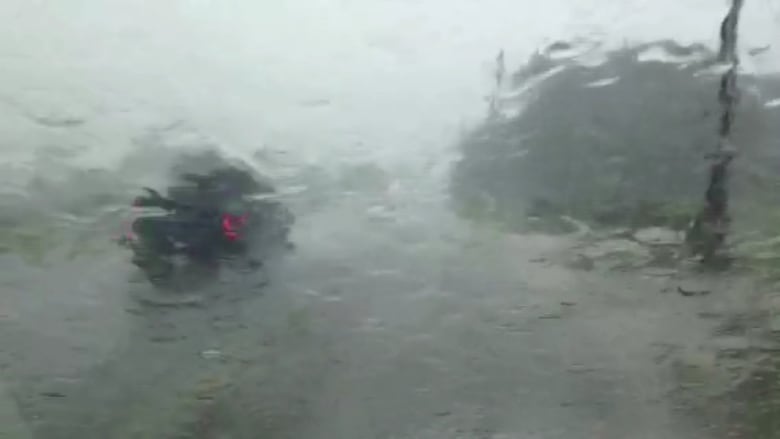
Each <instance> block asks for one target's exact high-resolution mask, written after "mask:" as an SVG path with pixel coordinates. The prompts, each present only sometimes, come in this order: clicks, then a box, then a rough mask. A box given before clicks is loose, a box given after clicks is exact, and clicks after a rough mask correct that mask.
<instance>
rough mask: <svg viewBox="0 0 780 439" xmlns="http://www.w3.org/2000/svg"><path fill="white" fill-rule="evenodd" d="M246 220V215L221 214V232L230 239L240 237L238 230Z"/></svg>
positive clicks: (233, 239)
mask: <svg viewBox="0 0 780 439" xmlns="http://www.w3.org/2000/svg"><path fill="white" fill-rule="evenodd" d="M246 220H247V216H246V215H240V216H236V215H230V214H224V215H222V234H223V235H224V236H225V238H227V239H229V240H231V241H235V240H237V239H238V238H239V237H240V235H239V231H240V229H241V228H242V227H243V226H244V225H245V224H246Z"/></svg>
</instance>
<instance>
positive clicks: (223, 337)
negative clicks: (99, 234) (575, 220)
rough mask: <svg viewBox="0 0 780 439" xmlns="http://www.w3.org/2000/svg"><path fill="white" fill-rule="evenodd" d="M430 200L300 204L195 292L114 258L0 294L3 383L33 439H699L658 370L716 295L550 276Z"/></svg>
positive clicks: (589, 276) (698, 330) (544, 256)
mask: <svg viewBox="0 0 780 439" xmlns="http://www.w3.org/2000/svg"><path fill="white" fill-rule="evenodd" d="M432 207H435V202H427V203H418V204H414V205H407V206H404V205H399V204H397V203H391V202H388V200H387V199H384V200H380V199H376V198H375V197H368V198H366V197H360V198H356V199H353V200H351V201H347V200H344V201H342V202H339V203H335V204H333V205H331V206H329V207H328V208H324V209H319V210H317V211H313V212H310V213H309V214H308V215H304V216H302V217H301V218H300V219H299V223H298V226H297V228H296V232H295V235H294V239H295V241H296V244H297V249H296V250H295V252H294V253H292V254H291V255H288V256H287V257H286V258H283V259H281V260H280V261H279V262H277V263H276V264H275V265H273V266H272V267H269V272H271V273H272V274H270V276H269V278H267V279H266V278H262V279H259V278H258V277H257V275H256V274H244V275H240V276H238V275H235V276H227V277H226V278H224V279H223V280H222V281H221V283H220V285H217V286H212V287H210V288H208V289H204V290H203V291H200V292H197V293H194V292H189V293H187V294H184V293H180V294H181V295H179V296H171V295H160V294H155V293H153V292H152V291H151V290H149V289H148V287H147V286H146V285H145V284H144V283H125V282H117V281H116V279H122V278H123V277H124V278H128V277H132V276H133V275H132V273H131V270H129V269H128V268H127V267H126V264H125V263H124V260H123V258H124V257H126V255H122V254H121V252H120V251H119V250H118V249H116V250H109V249H106V252H107V254H109V255H110V256H106V255H104V256H103V257H101V258H100V259H99V260H98V259H95V258H94V257H93V258H90V257H85V258H82V259H81V260H80V261H79V262H77V263H75V262H74V264H78V266H77V267H76V266H71V268H70V269H71V270H73V271H71V272H70V277H66V276H63V277H60V278H59V282H58V283H56V284H48V285H47V284H46V282H43V279H50V277H45V278H44V277H42V276H35V277H34V279H38V280H39V281H38V283H36V282H35V281H34V280H33V278H28V279H25V280H24V284H26V285H28V288H27V289H25V291H24V292H23V293H22V292H20V296H19V297H18V298H17V299H13V298H12V297H11V296H8V295H4V302H3V310H4V316H3V320H2V322H1V323H2V326H3V330H2V336H0V337H2V346H3V347H4V349H3V350H2V357H1V358H2V362H1V363H0V364H2V366H3V370H4V375H3V376H4V377H5V380H6V383H7V384H6V387H7V389H6V390H7V391H9V390H10V392H11V394H12V395H14V396H15V399H16V400H17V401H18V404H19V408H20V411H21V413H22V417H23V418H24V419H25V421H26V424H27V426H28V428H29V430H30V431H31V432H32V433H33V436H30V437H41V438H73V437H82V438H147V437H149V438H169V437H170V438H175V437H182V438H184V437H201V438H223V437H230V438H257V437H269V438H318V439H319V438H334V439H336V438H338V439H350V438H355V439H358V438H360V439H364V438H461V437H462V438H533V437H540V438H582V437H593V438H627V437H632V438H645V437H646V438H656V437H679V438H697V437H711V436H704V435H701V436H700V435H697V434H695V432H697V431H702V430H701V425H700V424H699V422H700V421H699V420H696V419H692V418H690V417H686V416H685V415H686V414H685V412H683V411H681V410H677V409H676V408H675V402H674V400H673V398H671V396H670V395H671V394H672V391H673V390H674V389H675V387H676V386H677V383H676V382H675V380H674V379H673V377H672V376H671V374H670V369H669V367H668V364H667V362H666V361H665V360H664V359H665V358H666V356H668V354H669V352H670V350H675V349H676V350H685V349H686V348H688V347H694V348H696V347H699V346H700V345H701V344H702V343H703V342H705V341H706V340H707V339H708V338H709V334H710V330H711V323H710V322H709V321H707V320H704V319H701V318H699V317H697V316H698V315H699V314H700V313H701V311H702V309H706V308H707V306H715V305H714V304H713V303H717V302H718V301H715V302H709V304H704V305H703V304H702V302H700V301H691V300H690V299H686V298H683V297H681V296H679V295H676V294H662V293H661V289H662V287H663V285H662V284H660V283H659V281H658V280H656V279H653V278H649V277H648V278H642V277H639V276H636V275H619V274H614V275H611V276H605V275H603V274H602V273H597V272H586V271H576V270H572V269H570V268H565V267H563V266H561V265H560V264H558V263H556V261H557V260H560V257H562V256H564V255H565V254H567V253H568V252H569V248H570V245H571V244H572V238H570V237H569V238H552V237H541V236H534V235H529V236H519V235H502V234H498V233H496V232H494V231H489V230H488V231H486V230H482V231H480V230H477V229H474V228H470V227H469V226H467V225H464V224H460V223H458V222H457V221H456V220H455V219H454V218H451V217H450V216H449V214H447V213H446V211H445V210H439V209H434V208H432ZM99 264H102V265H99ZM75 273H79V274H81V275H82V277H83V278H85V279H87V278H88V279H90V280H91V282H92V285H95V284H97V285H99V286H100V288H93V287H90V288H83V289H79V281H78V279H74V277H73V275H74V274H75ZM266 282H269V284H268V285H266V286H262V285H264V284H265V283H266ZM31 294H40V295H45V297H46V299H45V300H40V301H37V302H40V306H38V307H29V308H25V304H29V303H30V302H32V301H31V300H29V295H31ZM23 295H27V296H28V297H27V299H25V298H24V297H22V296H23ZM98 296H99V297H98ZM719 301H720V302H722V301H723V299H719ZM8 425H10V424H8ZM20 437H21V436H20Z"/></svg>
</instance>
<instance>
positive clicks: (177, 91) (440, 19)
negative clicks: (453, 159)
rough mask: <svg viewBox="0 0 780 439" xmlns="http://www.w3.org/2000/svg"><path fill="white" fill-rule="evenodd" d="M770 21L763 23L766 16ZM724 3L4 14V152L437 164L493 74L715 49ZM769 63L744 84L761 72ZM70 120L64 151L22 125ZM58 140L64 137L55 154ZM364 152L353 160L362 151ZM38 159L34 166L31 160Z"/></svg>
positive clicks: (399, 3) (751, 4)
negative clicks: (133, 145)
mask: <svg viewBox="0 0 780 439" xmlns="http://www.w3.org/2000/svg"><path fill="white" fill-rule="evenodd" d="M773 4H774V6H772V5H773ZM726 6H727V3H726V2H725V1H721V0H621V1H613V0H543V1H530V0H417V1H415V0H285V1H277V0H257V1H250V0H240V1H239V0H220V1H216V0H214V1H211V0H190V1H185V0H169V1H165V2H159V1H158V2H152V1H132V0H71V1H56V0H4V1H3V2H2V4H0V64H2V66H3V69H2V71H0V98H1V99H2V101H0V113H2V115H3V116H4V118H5V120H6V121H5V122H4V123H2V126H0V128H3V129H4V131H5V132H6V133H8V134H7V137H6V140H5V141H6V145H4V146H3V148H5V149H6V151H9V152H12V151H15V150H16V151H18V150H24V151H28V152H29V151H31V150H33V149H35V147H36V146H37V145H41V144H45V143H49V142H52V141H62V139H63V138H67V139H70V140H69V141H71V142H75V143H80V144H87V145H89V146H90V147H91V148H92V149H94V150H95V151H97V157H98V159H99V160H104V159H107V158H108V157H109V156H112V155H113V156H116V155H121V154H122V152H123V151H124V150H125V149H126V148H127V145H128V138H129V137H131V136H133V135H137V134H138V133H139V132H140V131H142V130H143V129H144V127H145V126H148V125H150V124H159V123H166V122H169V121H174V120H185V121H186V122H187V123H188V124H189V125H190V126H192V127H195V128H197V129H198V130H199V131H201V132H202V133H203V134H205V135H207V136H210V137H213V138H215V139H216V140H218V141H220V142H222V143H224V144H226V145H230V148H233V149H234V150H237V151H252V150H254V149H256V148H258V147H259V146H261V145H263V144H270V145H273V146H275V147H277V148H281V149H285V150H288V151H292V152H293V153H295V154H299V155H300V159H301V160H310V161H317V162H322V161H323V160H325V161H327V160H342V159H343V158H344V157H345V156H350V157H357V156H359V155H364V154H367V155H368V157H374V158H379V159H380V160H405V159H409V158H410V157H415V156H417V155H420V154H435V153H436V151H440V150H441V148H444V147H446V146H447V145H448V144H449V142H450V141H451V140H452V139H453V138H454V136H456V135H457V133H458V129H459V127H460V126H462V125H463V124H468V123H471V122H473V121H474V119H475V118H476V117H479V116H480V115H481V114H483V112H484V101H483V96H484V95H485V94H486V93H488V92H489V90H490V80H491V75H490V69H491V66H492V60H493V59H494V57H495V54H496V53H497V51H498V50H499V49H500V48H504V49H506V51H507V62H508V64H509V68H510V69H513V68H515V67H516V66H517V65H518V64H520V63H521V62H522V61H523V60H524V59H525V57H526V56H527V55H528V54H529V53H531V51H533V50H535V49H536V48H538V47H540V46H542V45H544V44H547V43H549V42H550V41H553V40H555V39H558V38H567V37H571V36H580V37H582V36H585V37H591V38H596V39H599V40H602V41H605V42H607V43H608V44H610V45H613V46H614V45H619V44H623V43H625V42H631V41H646V40H650V39H656V38H674V39H677V40H678V41H682V42H686V43H687V42H704V43H707V44H710V45H714V44H715V43H717V40H716V39H715V38H716V36H717V27H718V24H719V20H720V19H721V17H722V15H723V13H724V12H725V10H726ZM779 21H780V3H778V1H777V0H752V1H751V0H747V7H746V10H745V14H744V16H743V29H744V32H743V35H742V43H743V49H746V48H747V47H750V46H757V45H764V44H768V43H769V42H771V41H780V39H779V38H780V33H778V30H777V28H779V27H780V26H778V22H779ZM777 55H778V51H777V50H776V49H774V50H772V51H770V52H769V53H768V54H767V55H765V56H764V57H762V58H761V59H758V60H748V62H747V63H746V68H748V69H752V68H754V67H755V66H754V64H756V63H758V64H756V65H757V66H758V67H759V68H761V69H764V70H766V69H768V68H769V65H768V60H772V59H774V60H777V59H780V57H778V56H777ZM19 111H22V112H28V113H29V112H32V113H35V114H38V115H40V114H43V115H51V114H53V115H58V116H59V117H80V118H84V119H85V120H87V121H88V124H87V125H85V126H83V127H81V128H77V129H72V130H70V131H69V132H68V133H66V134H63V133H62V132H57V133H56V134H52V133H50V132H42V131H41V130H40V128H39V127H37V126H35V125H31V124H29V123H27V122H25V121H24V120H22V119H20V118H19V116H18V114H17V115H14V114H15V113H19ZM63 136H64V137H63ZM361 143H362V146H360V144H361ZM31 147H32V148H31Z"/></svg>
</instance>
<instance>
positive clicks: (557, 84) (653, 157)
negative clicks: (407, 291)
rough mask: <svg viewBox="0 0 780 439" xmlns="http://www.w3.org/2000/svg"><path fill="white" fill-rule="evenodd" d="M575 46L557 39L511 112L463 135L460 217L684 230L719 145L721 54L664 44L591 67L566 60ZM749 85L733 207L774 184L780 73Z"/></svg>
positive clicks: (518, 88)
mask: <svg viewBox="0 0 780 439" xmlns="http://www.w3.org/2000/svg"><path fill="white" fill-rule="evenodd" d="M569 49H572V46H570V45H568V44H567V43H557V44H555V45H553V46H551V47H550V48H548V49H547V50H545V51H543V52H540V53H537V54H536V55H534V56H533V57H532V58H531V59H530V60H529V62H528V63H527V65H525V66H524V67H523V68H522V69H521V70H519V71H517V72H516V73H515V74H514V75H513V76H512V78H511V84H509V87H507V88H509V89H510V90H509V92H506V91H505V92H504V93H503V98H502V103H501V106H502V108H503V111H502V112H501V114H499V115H497V116H496V115H495V113H494V115H493V116H492V117H489V118H488V119H487V120H486V121H485V122H484V123H483V124H482V125H481V126H479V127H477V128H476V129H475V130H473V131H472V132H470V133H469V134H468V135H467V136H466V137H465V138H464V139H462V142H461V144H460V149H461V152H462V158H461V160H460V161H459V163H458V164H457V165H456V166H455V169H454V171H453V176H452V182H451V190H452V194H453V199H454V202H455V206H456V208H457V210H458V211H459V212H460V213H461V214H463V215H465V216H467V217H471V218H482V219H486V218H487V219H490V220H493V221H498V222H501V223H504V224H505V225H512V224H516V223H517V222H518V221H521V219H522V218H525V217H527V216H528V215H534V216H544V215H546V214H556V215H560V214H566V215H570V216H573V217H576V218H579V219H582V220H586V221H590V222H591V223H595V224H602V225H621V226H622V225H628V226H645V225H665V226H671V227H675V228H682V227H684V224H685V223H687V221H688V216H689V214H690V213H692V212H693V211H695V209H696V208H697V207H698V206H699V204H700V203H701V200H702V197H703V192H704V189H705V184H706V179H707V162H706V160H705V155H706V154H707V153H710V152H712V151H713V150H714V148H715V145H716V142H717V133H716V130H717V118H718V116H719V115H718V111H717V109H718V106H717V90H718V81H719V76H718V74H717V72H715V71H714V70H713V69H712V68H711V67H712V65H711V60H712V59H714V54H712V53H710V52H709V51H708V50H707V49H706V48H704V47H701V46H690V47H683V46H680V45H677V44H675V43H673V42H666V41H664V42H658V43H653V44H646V45H641V46H637V47H630V48H624V49H621V50H617V51H614V52H610V53H607V54H606V55H605V56H604V59H603V60H602V61H601V62H599V63H597V64H596V65H594V64H592V63H591V64H589V65H585V64H582V63H580V62H578V58H577V57H573V56H571V57H562V56H560V52H561V51H562V50H569ZM651 55H656V56H651ZM657 55H661V56H657ZM675 58H676V59H677V61H670V60H669V59H675ZM681 58H682V59H684V60H683V61H680V59H681ZM661 59H663V61H661ZM740 88H741V90H742V95H741V101H740V107H739V109H738V112H739V113H738V116H737V122H736V126H735V135H734V139H735V142H736V147H737V148H738V149H739V150H740V156H739V158H738V160H737V163H735V165H736V166H734V180H733V182H732V189H733V193H734V199H735V203H737V204H739V203H740V200H741V201H742V202H744V203H747V204H751V203H757V202H761V201H767V200H769V199H770V198H772V197H774V195H773V194H774V193H775V189H776V181H777V176H776V174H778V172H777V170H778V169H780V145H778V144H777V139H778V138H780V124H778V122H780V111H778V110H779V109H778V108H777V107H774V108H770V107H766V106H765V105H764V103H765V102H766V101H769V100H771V99H773V98H777V97H778V96H780V78H778V77H749V76H743V77H741V78H740Z"/></svg>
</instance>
